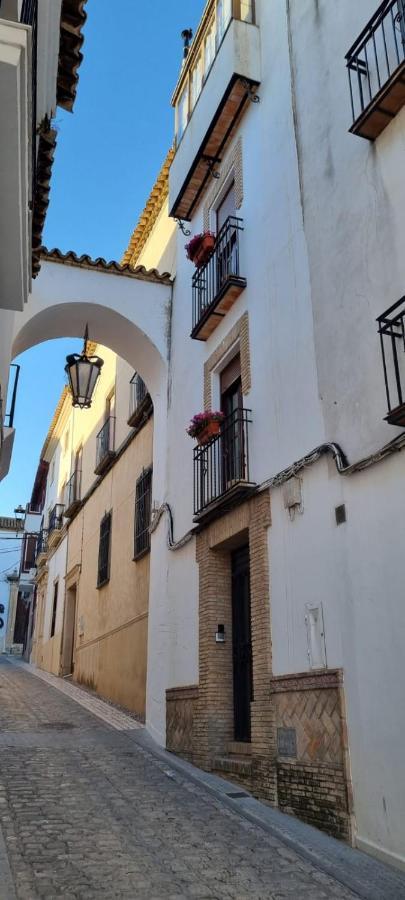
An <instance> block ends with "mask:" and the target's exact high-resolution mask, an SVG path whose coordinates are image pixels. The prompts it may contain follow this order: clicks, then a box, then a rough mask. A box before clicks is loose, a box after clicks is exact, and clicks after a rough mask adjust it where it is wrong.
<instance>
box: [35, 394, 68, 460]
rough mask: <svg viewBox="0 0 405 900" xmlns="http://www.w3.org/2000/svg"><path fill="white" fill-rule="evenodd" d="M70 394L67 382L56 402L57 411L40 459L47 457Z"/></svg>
mask: <svg viewBox="0 0 405 900" xmlns="http://www.w3.org/2000/svg"><path fill="white" fill-rule="evenodd" d="M68 396H70V391H69V388H68V386H67V385H66V384H65V386H64V387H63V389H62V392H61V395H60V397H59V400H58V402H57V404H56V407H55V412H54V414H53V417H52V422H51V424H50V426H49V429H48V434H47V436H46V438H45V441H44V445H43V447H42V450H41V454H40V460H41V461H42V460H45V459H46V454H47V452H48V449H49V445H50V443H51V441H52V438H53V436H54V433H55V430H56V427H57V424H58V422H59V418H60V416H61V414H62V410H63V407H64V404H65V400H66V398H67V397H68Z"/></svg>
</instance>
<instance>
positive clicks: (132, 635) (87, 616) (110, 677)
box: [67, 420, 153, 715]
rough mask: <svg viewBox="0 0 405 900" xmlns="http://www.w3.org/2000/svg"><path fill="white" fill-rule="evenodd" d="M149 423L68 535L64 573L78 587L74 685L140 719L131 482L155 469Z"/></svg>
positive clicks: (144, 563) (142, 664)
mask: <svg viewBox="0 0 405 900" xmlns="http://www.w3.org/2000/svg"><path fill="white" fill-rule="evenodd" d="M152 438H153V420H149V422H148V423H147V424H146V425H145V426H144V428H143V429H142V430H141V431H140V432H139V434H138V435H137V436H136V438H135V439H134V440H133V441H132V442H131V444H130V445H129V447H128V448H127V449H126V451H125V452H124V453H123V454H122V456H121V457H120V458H119V460H118V461H117V462H116V464H115V466H113V468H112V469H111V470H110V471H109V472H108V474H107V475H106V477H105V478H104V479H103V480H102V482H101V483H100V485H99V486H98V488H97V489H96V491H95V492H94V493H93V494H92V496H91V497H90V498H89V499H88V501H87V502H86V504H85V506H84V508H83V509H82V510H81V511H80V513H79V514H78V515H77V516H76V518H75V519H74V520H73V521H72V523H71V525H70V528H69V542H68V559H67V573H68V574H69V572H71V571H72V570H73V569H74V567H75V566H81V569H80V576H79V580H78V585H77V617H76V642H75V668H74V678H75V680H77V681H79V682H81V683H84V684H87V685H89V686H90V687H92V688H94V689H95V690H96V691H97V692H98V693H100V694H102V695H103V696H105V697H108V698H110V699H111V700H114V701H115V702H117V703H120V704H122V705H123V706H126V707H127V708H128V709H131V710H133V711H134V712H136V713H138V714H140V715H143V714H144V711H145V686H146V653H147V615H148V597H149V554H148V555H146V556H144V557H143V558H142V559H140V560H138V561H136V562H134V560H133V551H134V547H133V544H134V511H135V486H136V480H137V478H138V476H139V475H140V473H141V471H142V469H143V468H146V467H147V466H149V465H150V464H151V461H152ZM109 510H112V538H111V565H110V580H109V582H108V584H106V585H105V586H104V587H102V588H100V589H98V588H97V565H98V548H99V529H100V521H101V519H102V517H103V516H104V514H105V513H106V512H108V511H109Z"/></svg>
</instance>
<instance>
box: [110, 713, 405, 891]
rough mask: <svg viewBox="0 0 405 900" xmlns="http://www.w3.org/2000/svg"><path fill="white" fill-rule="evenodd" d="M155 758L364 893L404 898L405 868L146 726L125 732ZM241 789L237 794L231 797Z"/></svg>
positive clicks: (329, 873)
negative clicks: (281, 806)
mask: <svg viewBox="0 0 405 900" xmlns="http://www.w3.org/2000/svg"><path fill="white" fill-rule="evenodd" d="M127 736H128V738H129V739H130V740H131V742H134V743H136V744H138V746H139V747H141V748H142V749H143V750H146V751H147V752H149V753H150V754H151V755H152V756H154V757H155V758H156V759H157V760H159V761H160V762H162V763H164V764H165V765H166V766H167V769H168V772H171V771H175V772H178V773H179V774H180V775H182V776H183V777H184V778H186V779H188V780H189V781H191V782H193V783H194V784H196V785H198V786H199V787H201V788H203V789H205V790H206V791H208V792H209V793H210V794H212V795H213V796H214V797H216V799H217V800H220V801H221V803H223V805H224V806H226V807H227V808H228V809H230V810H232V812H234V813H236V814H238V815H240V816H242V817H243V818H244V819H246V820H247V821H249V822H251V823H252V824H253V825H257V826H258V827H259V828H262V829H263V831H265V832H266V833H267V834H269V835H271V836H272V837H274V838H276V839H278V840H279V841H281V842H282V843H283V844H285V845H286V846H287V847H289V848H290V849H291V850H293V851H294V852H295V853H297V854H298V856H300V857H301V858H302V859H304V860H305V861H306V862H309V863H311V864H312V865H313V866H316V868H317V869H319V870H320V871H322V872H324V873H325V874H326V875H329V876H330V877H332V878H334V879H335V881H338V882H339V883H340V884H342V885H343V886H344V887H346V888H348V889H349V890H351V891H352V892H353V894H355V895H357V896H358V897H360V898H361V900H405V873H402V872H401V871H400V870H397V869H394V868H391V867H390V866H388V865H386V864H385V863H382V862H380V861H379V860H377V859H375V858H374V857H372V856H369V855H368V854H366V853H363V852H362V851H361V850H354V849H352V848H351V847H349V846H348V845H347V844H344V843H342V842H341V841H337V840H336V839H335V838H333V837H330V836H329V835H327V834H325V833H324V832H322V831H318V829H316V828H313V827H312V826H311V825H307V824H306V823H305V822H301V821H300V820H299V819H295V818H294V817H293V816H289V815H288V814H286V813H282V812H280V810H277V809H274V808H273V807H270V806H267V805H266V804H264V803H262V802H261V801H260V800H256V799H255V798H254V797H253V796H252V795H251V794H249V793H248V791H245V790H244V789H242V788H241V787H240V785H234V784H232V782H231V781H225V779H223V778H220V777H219V776H217V775H212V774H211V773H209V772H204V771H203V770H201V769H197V768H196V766H193V765H192V764H191V763H189V762H187V761H186V760H183V759H180V758H179V757H177V756H174V755H173V754H172V753H170V752H168V751H167V750H164V749H162V747H160V746H159V745H158V744H157V743H156V741H154V739H153V738H152V737H151V735H150V734H149V733H148V732H147V731H146V729H145V730H143V731H138V732H133V733H131V734H128V735H127ZM232 794H237V795H238V796H237V797H232V796H231V795H232Z"/></svg>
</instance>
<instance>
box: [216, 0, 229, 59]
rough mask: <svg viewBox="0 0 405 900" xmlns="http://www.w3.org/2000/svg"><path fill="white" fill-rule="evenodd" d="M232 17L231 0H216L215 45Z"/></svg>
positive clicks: (218, 42)
mask: <svg viewBox="0 0 405 900" xmlns="http://www.w3.org/2000/svg"><path fill="white" fill-rule="evenodd" d="M231 17H232V0H217V47H218V46H219V44H220V43H221V41H222V38H223V36H224V34H225V31H226V29H227V27H228V25H229V23H230V21H231Z"/></svg>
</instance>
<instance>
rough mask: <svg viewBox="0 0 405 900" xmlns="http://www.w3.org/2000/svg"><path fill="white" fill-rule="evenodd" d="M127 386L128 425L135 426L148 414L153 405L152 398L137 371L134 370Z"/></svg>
mask: <svg viewBox="0 0 405 900" xmlns="http://www.w3.org/2000/svg"><path fill="white" fill-rule="evenodd" d="M129 387H130V393H129V416H128V425H130V426H131V428H136V427H137V426H138V425H140V423H141V422H142V421H143V420H144V419H146V418H147V417H148V416H149V414H150V412H151V410H152V406H153V404H152V398H151V396H150V394H149V392H148V389H147V387H146V384H145V382H144V380H143V378H141V376H140V375H139V373H138V372H135V373H134V375H133V376H132V378H131V381H130V383H129Z"/></svg>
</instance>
